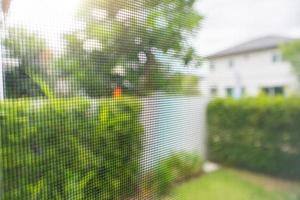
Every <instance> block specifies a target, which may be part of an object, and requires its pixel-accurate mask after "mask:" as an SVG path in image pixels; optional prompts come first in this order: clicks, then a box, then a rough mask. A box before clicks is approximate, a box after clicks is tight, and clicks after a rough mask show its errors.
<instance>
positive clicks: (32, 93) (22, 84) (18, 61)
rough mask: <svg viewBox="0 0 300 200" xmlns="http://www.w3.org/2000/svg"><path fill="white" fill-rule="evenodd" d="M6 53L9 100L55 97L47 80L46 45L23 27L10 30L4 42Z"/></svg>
mask: <svg viewBox="0 0 300 200" xmlns="http://www.w3.org/2000/svg"><path fill="white" fill-rule="evenodd" d="M3 46H4V48H5V50H6V52H7V53H6V54H7V55H5V59H6V60H7V62H6V71H5V90H6V91H5V93H6V97H7V98H20V97H36V96H45V95H47V96H51V95H52V93H51V90H50V89H49V86H48V83H46V81H45V75H46V73H47V69H46V63H43V62H45V61H44V60H43V59H45V58H43V56H45V55H43V54H45V53H46V51H47V47H46V42H45V41H44V40H43V39H41V38H39V37H38V36H37V35H35V34H33V33H30V32H28V31H27V30H25V29H22V28H9V30H8V33H7V37H6V38H5V39H4V41H3Z"/></svg>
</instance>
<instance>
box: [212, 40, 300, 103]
mask: <svg viewBox="0 0 300 200" xmlns="http://www.w3.org/2000/svg"><path fill="white" fill-rule="evenodd" d="M290 40H291V39H289V38H282V37H264V38H259V39H256V40H252V41H249V42H246V43H243V44H241V45H238V46H235V47H232V48H230V49H227V50H224V51H221V52H218V53H216V54H213V55H211V56H208V60H209V63H210V64H209V65H210V67H209V73H208V76H207V86H208V90H209V91H208V92H207V93H208V96H209V97H213V96H217V97H228V96H230V97H236V98H239V97H242V96H257V95H259V94H261V93H262V92H264V93H266V94H267V95H271V96H275V95H285V96H287V95H292V94H297V93H299V91H300V89H299V79H298V78H297V76H296V75H295V74H294V73H293V68H292V66H291V64H290V63H288V62H286V61H284V60H283V59H282V56H281V52H280V49H279V46H280V45H281V44H283V43H285V42H288V41H290Z"/></svg>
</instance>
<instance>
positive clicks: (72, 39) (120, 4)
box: [0, 0, 206, 200]
mask: <svg viewBox="0 0 300 200" xmlns="http://www.w3.org/2000/svg"><path fill="white" fill-rule="evenodd" d="M2 15H3V18H2V20H1V71H0V72H1V74H0V75H1V76H0V77H1V80H0V82H1V83H0V86H1V87H0V92H1V100H0V126H1V128H0V131H1V132H0V133H1V147H0V152H1V154H0V157H1V162H0V169H1V179H0V184H1V191H0V195H1V199H5V200H19V199H41V200H42V199H70V200H71V199H72V200H73V199H78V200H79V199H103V200H106V199H107V200H113V199H114V200H115V199H116V200H117V199H128V200H129V199H160V198H172V199H173V198H175V199H176V198H179V199H180V195H172V194H171V192H170V190H171V188H172V187H173V186H174V185H176V184H177V183H180V182H182V181H184V180H188V179H189V178H191V177H194V176H195V177H196V176H198V175H199V174H201V172H202V164H203V158H204V155H205V148H204V146H205V142H204V141H205V135H204V132H205V127H204V121H205V120H204V117H205V104H206V103H205V102H206V101H205V100H204V99H203V98H202V97H200V91H199V80H200V75H199V72H198V68H197V67H199V66H200V61H201V60H200V58H199V57H198V56H197V54H196V51H195V50H194V45H193V43H192V41H193V40H192V39H193V37H194V33H195V32H196V31H197V30H198V28H199V24H200V22H201V19H202V17H201V15H200V14H199V13H198V12H197V11H196V10H195V1H194V0H172V1H170V0H159V1H158V0H64V1H61V0H54V1H53V0H49V1H48V0H42V1H40V0H39V1H37V0H28V1H23V0H13V1H10V0H3V1H2Z"/></svg>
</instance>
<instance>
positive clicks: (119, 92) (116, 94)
mask: <svg viewBox="0 0 300 200" xmlns="http://www.w3.org/2000/svg"><path fill="white" fill-rule="evenodd" d="M121 96H122V88H121V87H120V86H117V87H116V88H115V89H114V97H121Z"/></svg>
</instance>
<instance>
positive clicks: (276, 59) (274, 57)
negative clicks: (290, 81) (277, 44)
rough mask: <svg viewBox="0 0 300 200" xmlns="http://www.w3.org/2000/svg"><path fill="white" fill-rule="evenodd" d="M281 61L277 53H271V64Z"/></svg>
mask: <svg viewBox="0 0 300 200" xmlns="http://www.w3.org/2000/svg"><path fill="white" fill-rule="evenodd" d="M280 61H281V56H280V55H279V54H278V53H273V54H272V62H273V63H278V62H280Z"/></svg>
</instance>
